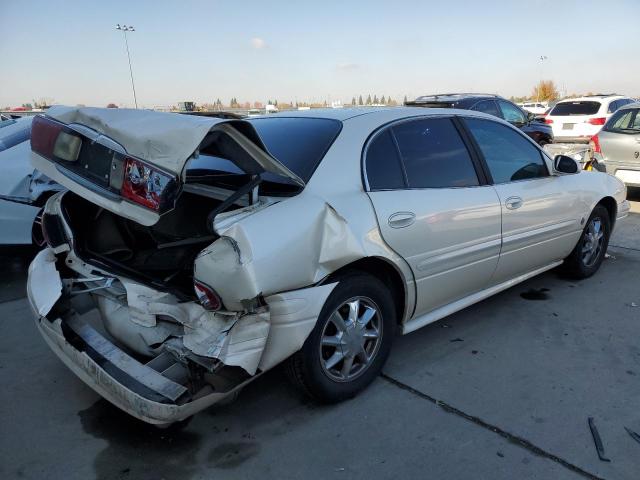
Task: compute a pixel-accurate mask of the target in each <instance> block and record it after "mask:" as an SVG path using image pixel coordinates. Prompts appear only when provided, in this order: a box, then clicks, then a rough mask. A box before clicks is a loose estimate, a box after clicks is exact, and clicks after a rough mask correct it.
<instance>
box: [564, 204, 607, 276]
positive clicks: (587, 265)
mask: <svg viewBox="0 0 640 480" xmlns="http://www.w3.org/2000/svg"><path fill="white" fill-rule="evenodd" d="M610 235H611V220H610V219H609V212H608V211H607V209H606V208H604V207H603V206H602V205H597V206H596V208H594V209H593V212H592V213H591V216H590V217H589V220H588V221H587V225H586V226H585V227H584V230H583V231H582V235H581V236H580V240H578V244H577V245H576V246H575V248H574V249H573V251H572V252H571V254H569V256H568V257H567V258H566V259H565V261H564V267H565V270H566V272H567V273H568V274H569V275H570V276H572V277H574V278H587V277H590V276H591V275H593V274H594V273H596V272H597V271H598V269H599V268H600V265H601V264H602V261H603V260H604V254H605V253H606V251H607V247H608V246H609V236H610Z"/></svg>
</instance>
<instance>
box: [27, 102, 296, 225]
mask: <svg viewBox="0 0 640 480" xmlns="http://www.w3.org/2000/svg"><path fill="white" fill-rule="evenodd" d="M44 118H46V119H48V120H49V121H54V122H56V123H57V126H59V127H60V128H62V129H63V131H68V132H71V133H72V134H73V135H78V136H80V138H81V142H82V143H81V147H80V150H79V152H80V153H79V156H78V160H79V161H65V160H63V159H59V158H44V157H43V156H42V155H41V154H38V153H36V151H35V150H37V149H36V148H34V152H33V154H32V164H33V166H34V167H35V168H37V169H39V170H40V171H42V172H43V173H45V174H46V175H47V176H49V177H50V178H52V179H53V180H55V181H57V182H59V183H60V184H62V185H64V186H65V187H66V188H68V189H69V190H71V191H73V192H75V193H77V194H78V195H80V196H82V197H84V198H87V199H88V200H90V201H91V202H93V203H95V204H97V205H99V206H101V207H103V208H105V209H107V210H109V211H111V212H113V213H115V214H117V215H121V216H123V217H125V218H128V219H130V220H134V221H136V222H138V223H140V224H142V225H145V226H150V225H154V224H155V223H156V222H157V221H158V220H159V218H160V215H161V213H162V212H161V213H158V212H156V211H154V210H151V209H149V208H145V206H143V205H139V204H136V203H133V202H131V201H128V200H127V199H126V198H123V196H122V195H121V194H120V192H119V191H118V190H117V189H116V191H114V188H113V184H114V182H113V181H112V180H113V179H114V178H116V176H118V175H120V176H122V175H123V174H124V170H123V169H124V165H123V159H126V158H133V159H137V160H141V161H143V162H145V163H146V164H148V165H150V166H152V167H157V168H158V169H160V170H161V171H162V172H164V173H166V174H167V175H170V176H171V175H172V176H174V179H173V180H172V181H175V182H176V183H177V191H178V193H179V191H180V187H181V185H182V183H184V177H185V175H184V170H185V165H186V164H187V162H188V161H189V160H190V159H191V158H193V157H194V155H197V153H198V151H199V150H200V149H201V148H205V147H208V146H211V145H212V144H213V143H215V142H220V143H221V148H220V149H219V150H220V155H222V156H224V158H226V159H228V160H230V161H231V162H233V163H234V164H235V165H236V166H238V167H239V168H240V169H241V170H242V171H244V172H245V173H247V174H249V175H252V176H259V175H261V174H263V173H265V172H269V173H273V174H276V175H280V176H283V177H286V178H288V179H290V180H292V181H293V182H295V183H297V184H298V185H300V186H304V182H303V181H302V180H301V179H300V178H299V177H298V176H297V175H296V174H295V173H293V172H292V171H290V170H289V169H288V168H287V167H285V166H284V165H283V164H282V163H280V162H279V161H278V160H276V159H275V158H273V157H272V156H271V155H270V154H269V153H268V151H267V149H266V147H265V146H264V144H263V143H262V141H261V140H260V137H259V136H258V134H257V133H256V131H255V129H254V128H253V126H252V125H251V124H250V123H249V122H246V121H244V120H236V119H222V118H210V117H197V116H188V115H180V114H174V113H162V112H154V111H149V110H132V109H107V108H84V107H83V108H79V107H66V106H56V107H52V108H50V109H49V110H47V113H46V116H45V117H44ZM45 140H46V139H42V138H40V137H39V134H38V130H37V129H34V131H33V134H32V139H31V141H32V147H34V145H38V144H39V142H40V143H42V141H45ZM53 141H56V139H53Z"/></svg>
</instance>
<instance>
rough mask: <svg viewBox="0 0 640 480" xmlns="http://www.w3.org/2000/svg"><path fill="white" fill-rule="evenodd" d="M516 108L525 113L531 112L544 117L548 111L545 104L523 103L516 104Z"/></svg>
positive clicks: (547, 106)
mask: <svg viewBox="0 0 640 480" xmlns="http://www.w3.org/2000/svg"><path fill="white" fill-rule="evenodd" d="M518 106H519V107H520V108H522V109H523V110H526V111H527V112H531V113H533V114H535V115H544V113H545V112H546V111H547V110H548V108H549V104H548V103H546V102H525V103H518Z"/></svg>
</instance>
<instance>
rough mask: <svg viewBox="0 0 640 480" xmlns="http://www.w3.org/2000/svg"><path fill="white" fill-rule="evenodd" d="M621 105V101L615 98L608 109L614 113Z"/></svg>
mask: <svg viewBox="0 0 640 480" xmlns="http://www.w3.org/2000/svg"><path fill="white" fill-rule="evenodd" d="M620 107H621V105H620V102H619V101H618V100H615V101H613V102H611V103H610V104H609V108H608V109H607V113H613V112H615V111H616V110H618V109H619V108H620Z"/></svg>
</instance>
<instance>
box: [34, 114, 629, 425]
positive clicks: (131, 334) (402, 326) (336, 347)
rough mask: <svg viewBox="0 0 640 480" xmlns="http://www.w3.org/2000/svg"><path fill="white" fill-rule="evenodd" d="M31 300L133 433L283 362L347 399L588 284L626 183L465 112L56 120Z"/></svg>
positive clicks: (42, 125) (75, 366) (312, 388)
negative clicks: (134, 425)
mask: <svg viewBox="0 0 640 480" xmlns="http://www.w3.org/2000/svg"><path fill="white" fill-rule="evenodd" d="M31 144H32V150H33V156H32V163H33V164H34V166H35V167H36V168H38V169H39V170H40V171H42V172H43V173H45V174H46V175H47V176H49V177H50V178H52V179H54V180H56V181H58V182H59V183H61V184H62V185H64V186H65V187H67V188H68V189H69V191H68V192H66V193H61V194H58V195H55V196H53V197H52V198H51V199H50V200H49V201H48V202H47V204H46V207H45V211H44V215H43V219H42V223H43V229H44V232H45V237H46V239H47V242H48V247H47V248H46V249H44V250H43V251H42V252H41V253H40V254H39V255H38V256H37V257H36V258H35V260H34V261H33V263H32V264H31V266H30V268H29V279H28V288H27V289H28V295H29V299H30V302H31V305H32V307H33V309H34V311H35V312H36V314H37V325H38V329H39V331H40V333H41V334H42V335H43V337H44V338H45V340H46V341H47V343H48V344H49V345H50V347H51V348H52V350H53V351H54V352H55V353H56V354H57V355H58V356H59V357H60V358H61V359H62V360H63V361H64V362H65V364H66V365H67V366H68V367H69V368H70V369H71V370H73V371H74V372H75V373H76V374H77V375H78V376H79V377H80V378H81V379H82V380H83V381H85V382H86V383H87V384H89V385H90V386H91V387H92V388H94V389H95V390H96V391H97V392H99V393H100V394H101V395H103V396H104V397H105V398H107V399H108V400H109V401H111V402H112V403H114V404H115V405H117V406H119V407H120V408H122V409H123V410H125V411H127V412H129V413H130V414H132V415H134V416H136V417H138V418H140V419H142V420H145V421H147V422H150V423H156V424H166V423H171V422H175V421H181V420H184V419H186V418H188V417H190V416H191V415H193V414H194V413H196V412H197V411H199V410H202V409H203V408H205V407H207V406H209V405H212V404H214V403H216V402H217V401H219V400H221V399H222V398H225V397H227V396H230V395H233V394H235V393H236V392H238V391H239V390H240V389H241V388H242V387H243V386H244V385H246V384H247V383H248V382H250V381H252V380H253V379H255V378H256V377H257V376H259V375H260V374H261V373H263V372H265V371H267V370H269V369H271V368H273V367H274V366H275V365H277V364H278V363H280V362H282V361H286V363H287V366H288V370H289V372H290V374H291V377H292V379H293V380H294V381H295V382H296V383H297V384H298V385H299V386H300V387H301V388H302V389H303V390H304V391H306V392H307V393H309V394H310V395H311V396H313V397H314V398H316V399H318V400H320V401H325V402H335V401H339V400H342V399H345V398H348V397H351V396H353V395H355V394H356V393H357V392H358V391H360V390H361V389H363V388H364V387H366V386H367V385H368V384H369V383H370V382H371V381H373V379H374V378H375V377H376V376H377V375H378V374H379V373H380V371H381V369H382V366H383V364H384V362H385V361H386V359H387V356H388V355H389V352H390V349H391V345H392V341H393V337H394V333H395V332H396V331H399V332H400V333H403V334H406V333H409V332H412V331H414V330H416V329H418V328H420V327H423V326H425V325H427V324H429V323H431V322H434V321H436V320H438V319H441V318H443V317H445V316H446V315H449V314H451V313H453V312H456V311H458V310H460V309H462V308H465V307H467V306H469V305H472V304H474V303H476V302H478V301H480V300H482V299H484V298H487V297H489V296H490V295H493V294H495V293H497V292H500V291H502V290H504V289H506V288H509V287H511V286H513V285H515V284H517V283H519V282H522V281H524V280H526V279H528V278H530V277H532V276H534V275H538V274H540V273H541V272H544V271H546V270H549V269H551V268H554V267H557V266H559V265H562V264H564V268H565V269H566V270H567V272H568V273H569V274H570V275H572V276H574V277H576V278H585V277H588V276H590V275H593V274H594V273H595V272H596V271H597V270H598V268H599V267H600V264H601V263H602V260H603V258H604V255H605V252H606V249H607V245H608V241H609V236H610V235H611V231H612V229H613V228H614V226H615V224H616V221H617V220H619V219H620V218H622V217H624V216H625V215H626V214H627V212H628V210H629V204H628V202H627V201H626V190H625V186H624V184H623V183H622V182H621V181H620V180H619V179H617V178H615V177H613V176H610V175H607V174H605V173H600V172H585V171H580V170H579V169H578V167H577V164H576V162H575V161H574V160H573V159H571V158H568V157H564V156H557V157H556V158H550V157H549V156H548V155H547V154H546V153H545V152H543V151H542V150H541V149H540V147H539V146H538V145H536V143H535V142H533V141H532V140H531V139H530V138H529V137H527V136H526V135H524V134H523V133H522V132H521V131H519V130H518V129H516V128H514V127H512V126H511V125H510V124H508V123H506V122H504V121H502V120H500V119H498V118H496V117H493V116H488V115H485V114H482V113H477V112H472V111H468V110H450V109H446V110H445V109H429V110H423V109H416V108H375V109H368V108H361V109H360V108H355V109H336V110H311V111H306V112H286V113H280V114H276V115H270V116H268V117H265V118H253V119H248V120H233V119H220V118H206V117H187V116H181V115H175V114H168V113H157V112H150V111H144V110H118V111H114V110H107V109H93V108H75V107H53V108H52V109H51V110H49V111H48V112H47V115H45V116H40V117H36V119H34V123H33V132H32V139H31Z"/></svg>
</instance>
